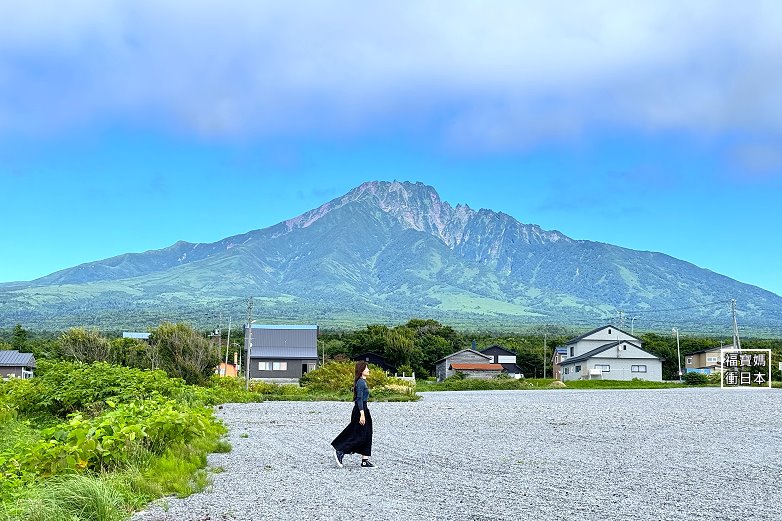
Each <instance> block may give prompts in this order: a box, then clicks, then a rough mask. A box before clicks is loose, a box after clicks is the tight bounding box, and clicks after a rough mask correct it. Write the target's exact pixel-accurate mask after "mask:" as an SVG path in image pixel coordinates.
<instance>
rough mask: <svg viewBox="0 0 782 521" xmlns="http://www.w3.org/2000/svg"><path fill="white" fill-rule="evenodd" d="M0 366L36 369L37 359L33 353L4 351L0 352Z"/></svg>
mask: <svg viewBox="0 0 782 521" xmlns="http://www.w3.org/2000/svg"><path fill="white" fill-rule="evenodd" d="M0 366H3V367H35V357H34V356H33V354H32V353H20V352H19V351H17V350H13V351H8V350H3V351H0Z"/></svg>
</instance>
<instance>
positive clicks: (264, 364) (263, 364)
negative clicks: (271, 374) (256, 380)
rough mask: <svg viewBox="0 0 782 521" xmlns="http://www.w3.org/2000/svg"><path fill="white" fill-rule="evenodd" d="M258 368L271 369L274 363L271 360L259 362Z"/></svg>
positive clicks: (262, 369)
mask: <svg viewBox="0 0 782 521" xmlns="http://www.w3.org/2000/svg"><path fill="white" fill-rule="evenodd" d="M258 370H259V371H271V370H272V363H271V362H258Z"/></svg>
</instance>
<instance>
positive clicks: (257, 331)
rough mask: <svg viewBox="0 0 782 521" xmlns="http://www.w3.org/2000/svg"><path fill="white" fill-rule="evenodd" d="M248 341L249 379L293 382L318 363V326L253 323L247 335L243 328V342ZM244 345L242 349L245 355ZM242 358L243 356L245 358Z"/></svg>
mask: <svg viewBox="0 0 782 521" xmlns="http://www.w3.org/2000/svg"><path fill="white" fill-rule="evenodd" d="M248 337H249V340H250V346H251V349H250V357H249V369H250V378H251V379H261V380H267V381H276V382H284V381H295V380H298V379H299V378H301V377H302V375H304V374H305V373H307V372H308V371H312V370H313V369H315V366H316V365H317V363H318V326H316V325H260V324H253V325H252V327H251V328H250V335H248V334H247V326H246V325H245V342H246V341H247V340H248ZM246 350H247V346H245V353H246ZM245 359H247V358H246V355H245Z"/></svg>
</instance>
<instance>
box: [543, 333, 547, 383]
mask: <svg viewBox="0 0 782 521" xmlns="http://www.w3.org/2000/svg"><path fill="white" fill-rule="evenodd" d="M547 333H548V324H547V325H546V329H544V330H543V378H545V377H546V334H547Z"/></svg>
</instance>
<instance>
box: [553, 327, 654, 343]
mask: <svg viewBox="0 0 782 521" xmlns="http://www.w3.org/2000/svg"><path fill="white" fill-rule="evenodd" d="M609 327H610V328H611V329H616V330H617V331H619V332H621V333H624V334H625V335H627V336H629V337H630V338H635V339H636V340H641V339H640V338H638V337H637V336H635V335H631V334H630V333H627V332H626V331H622V330H621V329H619V328H618V327H615V326H612V325H611V324H608V325H605V326H600V327H598V328H595V329H593V330H592V331H587V332H586V333H584V334H583V335H580V336H577V337H575V338H571V339H570V340H568V341H567V342H565V343H564V344H562V345H565V346H567V345H570V344H575V343H576V342H578V341H579V340H583V339H584V338H586V337H588V336H589V335H593V334H595V333H597V332H598V331H602V330H604V329H608V328H609Z"/></svg>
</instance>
